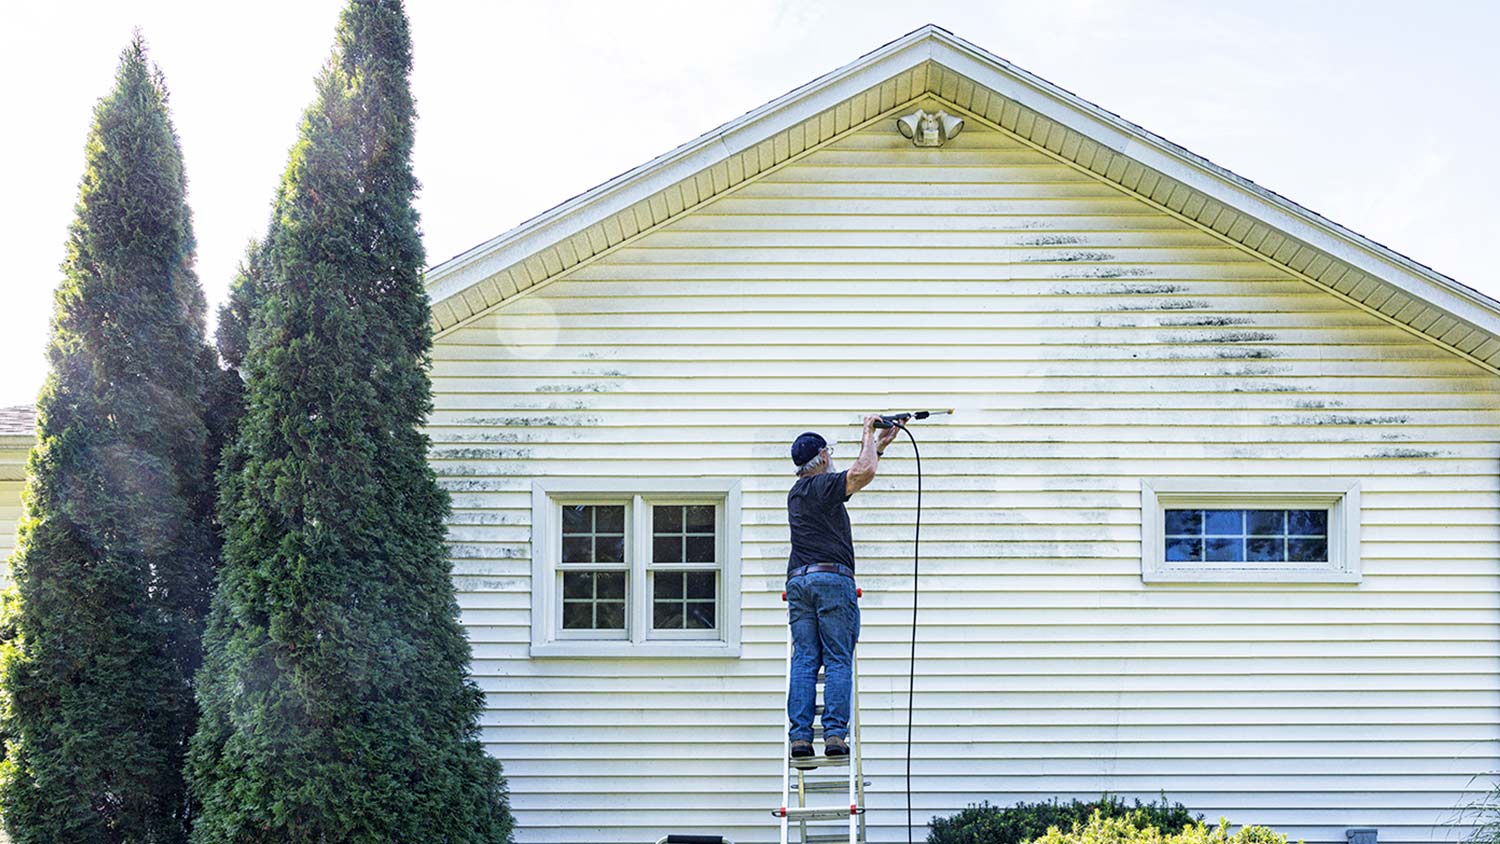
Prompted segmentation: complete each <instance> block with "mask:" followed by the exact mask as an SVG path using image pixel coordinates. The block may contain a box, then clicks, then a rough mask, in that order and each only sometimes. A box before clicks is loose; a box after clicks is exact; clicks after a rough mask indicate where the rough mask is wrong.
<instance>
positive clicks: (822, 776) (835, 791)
mask: <svg viewBox="0 0 1500 844" xmlns="http://www.w3.org/2000/svg"><path fill="white" fill-rule="evenodd" d="M855 595H856V596H857V597H862V596H863V595H864V590H861V589H856V590H855ZM781 600H782V601H785V600H786V593H785V592H783V593H781ZM852 663H853V664H852V665H851V672H850V673H851V677H850V689H849V736H848V738H847V739H846V740H847V741H848V743H849V755H847V756H825V755H823V754H821V753H819V754H817V755H815V756H805V757H801V758H797V759H793V758H792V740H791V736H790V735H788V734H787V730H786V729H783V730H782V736H781V763H782V765H781V808H779V809H775V810H773V811H772V812H771V814H772V815H774V816H776V817H777V818H779V819H780V821H781V844H864V842H865V786H867V785H869V783H868V782H866V781H865V779H864V763H863V761H862V757H861V753H862V750H861V742H860V738H859V648H858V646H856V647H855V649H854V659H853V660H852ZM825 679H826V677H825V672H824V671H823V670H822V669H819V671H818V679H817V697H816V699H815V706H814V709H813V714H814V720H813V742H814V744H815V746H816V744H817V743H818V742H821V741H822V738H823V726H822V721H823V686H824V680H825ZM791 686H792V634H791V628H790V626H788V628H787V639H786V689H785V690H786V692H787V694H788V696H790V694H791ZM784 723H785V726H786V727H787V728H788V729H789V728H790V727H791V723H790V721H786V722H784ZM839 795H842V796H843V798H844V799H843V800H842V801H840V802H835V801H839V800H840V798H839Z"/></svg>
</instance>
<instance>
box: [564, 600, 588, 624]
mask: <svg viewBox="0 0 1500 844" xmlns="http://www.w3.org/2000/svg"><path fill="white" fill-rule="evenodd" d="M593 626H594V605H593V603H591V602H589V601H580V602H578V603H574V602H572V601H565V602H563V629H565V630H590V629H593Z"/></svg>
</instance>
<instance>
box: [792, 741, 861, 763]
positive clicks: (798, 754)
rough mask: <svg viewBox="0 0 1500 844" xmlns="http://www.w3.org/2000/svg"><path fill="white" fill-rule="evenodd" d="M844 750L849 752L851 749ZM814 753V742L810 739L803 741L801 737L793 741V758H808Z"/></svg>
mask: <svg viewBox="0 0 1500 844" xmlns="http://www.w3.org/2000/svg"><path fill="white" fill-rule="evenodd" d="M844 752H845V753H848V752H849V751H848V750H845V751H844ZM812 755H814V754H813V746H812V742H810V741H802V740H801V739H798V740H797V741H794V742H792V758H793V759H806V758H807V757H809V756H812Z"/></svg>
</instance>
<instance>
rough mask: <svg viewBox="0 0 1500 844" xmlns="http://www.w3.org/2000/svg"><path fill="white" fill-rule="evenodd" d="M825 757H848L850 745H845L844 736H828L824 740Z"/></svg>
mask: <svg viewBox="0 0 1500 844" xmlns="http://www.w3.org/2000/svg"><path fill="white" fill-rule="evenodd" d="M823 755H824V756H848V755H849V745H847V744H845V743H844V737H843V736H827V737H825V738H824V739H823Z"/></svg>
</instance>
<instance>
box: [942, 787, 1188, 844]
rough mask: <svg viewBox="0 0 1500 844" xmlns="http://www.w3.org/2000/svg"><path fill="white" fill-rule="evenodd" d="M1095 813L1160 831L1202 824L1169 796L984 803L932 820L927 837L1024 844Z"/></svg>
mask: <svg viewBox="0 0 1500 844" xmlns="http://www.w3.org/2000/svg"><path fill="white" fill-rule="evenodd" d="M1095 813H1098V814H1100V815H1102V816H1103V817H1105V818H1123V817H1126V816H1130V817H1133V818H1134V819H1135V820H1136V822H1137V823H1138V824H1139V825H1141V826H1154V827H1156V828H1158V829H1182V828H1183V827H1184V826H1188V825H1190V824H1194V823H1197V822H1199V821H1202V820H1203V816H1202V815H1198V816H1197V817H1196V818H1195V817H1193V815H1192V813H1190V812H1188V810H1187V808H1186V807H1185V806H1183V805H1182V804H1181V803H1169V802H1168V801H1167V795H1166V794H1162V795H1161V802H1160V803H1158V802H1156V801H1155V800H1153V801H1151V802H1150V803H1142V802H1141V801H1140V799H1136V800H1135V801H1134V805H1131V804H1127V803H1126V802H1125V801H1124V800H1122V799H1120V798H1119V797H1118V796H1116V795H1113V794H1104V795H1102V796H1101V797H1100V798H1099V799H1098V800H1090V801H1088V802H1084V801H1082V800H1077V799H1075V800H1073V801H1072V802H1070V803H1061V802H1059V801H1058V800H1057V798H1055V797H1054V798H1053V799H1051V800H1049V801H1047V802H1045V803H1017V804H1016V805H1014V806H1011V807H1009V808H1004V809H1002V808H1000V807H998V806H991V805H990V804H989V803H987V802H986V803H980V804H978V805H972V806H969V807H968V808H967V809H964V810H963V811H962V812H959V813H958V814H956V815H954V816H953V817H951V818H933V819H932V823H931V824H930V825H929V831H928V834H927V842H928V844H1021V842H1023V841H1030V840H1032V839H1035V838H1038V837H1040V836H1042V835H1045V834H1046V833H1047V830H1048V828H1050V827H1054V826H1055V827H1059V828H1061V829H1072V828H1073V826H1074V825H1075V824H1082V823H1085V822H1087V821H1088V820H1089V818H1090V817H1092V816H1093V815H1094V814H1095Z"/></svg>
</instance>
